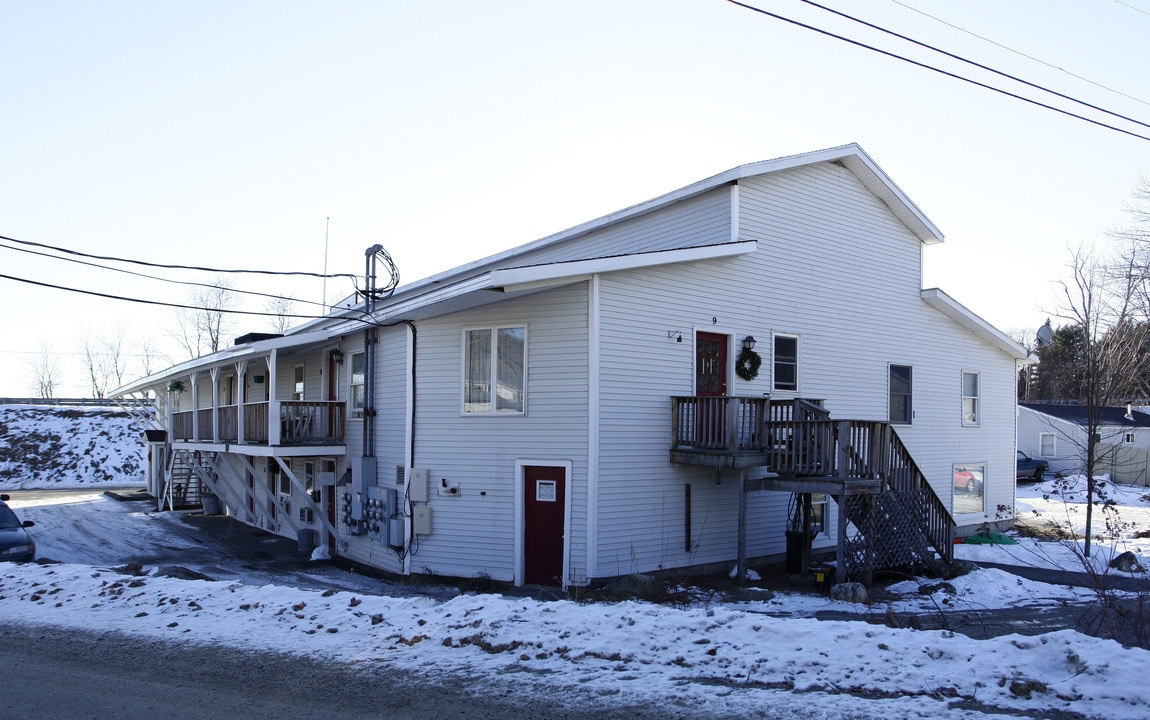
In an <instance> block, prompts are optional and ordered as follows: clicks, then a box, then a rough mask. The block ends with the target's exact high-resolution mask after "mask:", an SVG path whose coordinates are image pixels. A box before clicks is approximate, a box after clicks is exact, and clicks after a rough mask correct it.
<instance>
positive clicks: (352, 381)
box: [347, 352, 367, 411]
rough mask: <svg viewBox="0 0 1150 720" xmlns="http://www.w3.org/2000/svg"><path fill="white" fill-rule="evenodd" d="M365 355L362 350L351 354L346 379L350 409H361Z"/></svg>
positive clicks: (365, 363)
mask: <svg viewBox="0 0 1150 720" xmlns="http://www.w3.org/2000/svg"><path fill="white" fill-rule="evenodd" d="M366 365H367V355H366V354H365V353H363V352H357V353H352V354H351V374H350V375H349V381H348V393H347V397H348V402H349V403H350V404H351V409H352V410H359V411H362V410H363V383H364V377H365V376H366Z"/></svg>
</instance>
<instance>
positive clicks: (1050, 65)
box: [890, 0, 1150, 105]
mask: <svg viewBox="0 0 1150 720" xmlns="http://www.w3.org/2000/svg"><path fill="white" fill-rule="evenodd" d="M890 1H891V2H892V3H894V4H895V5H901V6H902V7H904V8H906V9H907V10H910V11H911V12H915V13H918V14H919V15H922V16H923V17H928V18H930V19H931V20H934V21H935V22H937V23H942V24H943V25H946V26H947V27H949V28H954V29H955V30H957V31H959V32H960V33H965V34H967V35H969V36H971V37H973V38H978V39H979V40H981V41H983V42H986V43H990V44H991V45H994V46H995V47H999V48H1002V49H1003V50H1005V51H1007V52H1010V53H1014V54H1015V55H1018V56H1019V57H1024V58H1026V59H1027V60H1033V61H1034V62H1036V63H1038V64H1040V65H1045V66H1046V67H1048V68H1050V69H1052V70H1057V71H1058V72H1060V73H1063V74H1065V75H1069V76H1070V77H1072V78H1074V79H1076V80H1081V81H1082V82H1084V83H1089V84H1091V85H1093V86H1094V87H1096V88H1101V89H1103V90H1105V91H1107V92H1112V93H1114V94H1115V95H1121V96H1122V97H1124V98H1127V99H1128V100H1133V101H1134V102H1137V103H1142V104H1143V105H1150V102H1147V101H1145V100H1143V99H1142V98H1139V97H1135V96H1133V95H1130V94H1129V93H1125V92H1122V91H1121V90H1118V89H1116V88H1112V87H1110V86H1108V85H1103V84H1102V83H1100V82H1097V81H1095V80H1091V79H1090V78H1088V77H1083V76H1082V75H1079V74H1078V73H1074V72H1071V71H1069V70H1067V69H1066V68H1064V67H1060V66H1058V65H1055V64H1054V63H1049V62H1046V61H1045V60H1043V59H1042V58H1037V57H1034V56H1033V55H1028V54H1027V53H1024V52H1022V51H1021V50H1015V49H1014V48H1012V47H1010V46H1009V45H1003V44H1002V43H1000V42H997V41H995V40H991V39H990V38H988V37H985V36H983V35H979V34H978V33H976V32H972V31H970V30H967V29H966V28H964V27H960V26H958V25H955V24H954V23H952V22H947V21H946V20H943V19H942V18H940V17H938V16H936V15H931V14H930V13H928V12H926V11H924V10H920V9H918V8H916V7H912V6H910V5H907V4H906V3H904V2H900V0H890ZM1117 1H1118V0H1115V2H1117ZM1119 4H1120V5H1125V4H1126V3H1119ZM1127 7H1130V6H1127ZM1134 9H1135V10H1138V8H1134ZM1138 12H1145V11H1144V10H1138ZM1147 14H1150V13H1147Z"/></svg>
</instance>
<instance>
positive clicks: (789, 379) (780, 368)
mask: <svg viewBox="0 0 1150 720" xmlns="http://www.w3.org/2000/svg"><path fill="white" fill-rule="evenodd" d="M773 345H774V347H773V348H772V352H773V354H774V357H773V360H774V373H773V376H772V378H773V383H774V388H775V390H798V389H799V339H798V338H797V337H795V336H793V335H775V336H774V343H773Z"/></svg>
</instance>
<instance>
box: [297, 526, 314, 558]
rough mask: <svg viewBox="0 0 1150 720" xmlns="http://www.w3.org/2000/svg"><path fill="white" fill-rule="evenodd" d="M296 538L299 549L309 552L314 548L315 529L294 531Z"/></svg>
mask: <svg viewBox="0 0 1150 720" xmlns="http://www.w3.org/2000/svg"><path fill="white" fill-rule="evenodd" d="M296 540H297V541H298V542H299V551H300V552H305V553H308V554H309V555H310V554H311V551H312V550H315V530H300V531H299V532H298V533H296Z"/></svg>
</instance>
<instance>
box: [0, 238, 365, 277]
mask: <svg viewBox="0 0 1150 720" xmlns="http://www.w3.org/2000/svg"><path fill="white" fill-rule="evenodd" d="M0 240H7V241H8V242H14V243H19V244H20V245H29V246H31V247H38V248H44V249H46V250H54V251H55V252H60V253H65V254H67V255H76V256H79V257H86V258H92V259H93V260H108V261H110V262H122V263H131V264H133V265H143V266H145V267H155V268H164V269H165V270H196V271H200V272H211V273H236V274H249V275H300V276H303V277H314V278H355V276H354V275H351V274H348V273H338V274H334V275H324V274H322V273H313V272H288V271H277V270H225V269H220V268H208V267H196V266H194V265H165V264H163V263H153V262H147V261H144V260H131V259H129V258H119V257H112V256H108V255H90V254H88V253H84V252H80V251H79V250H69V249H68V248H62V247H55V246H53V245H44V244H42V243H37V242H32V241H30V240H17V239H16V238H11V237H7V236H5V235H0Z"/></svg>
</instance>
